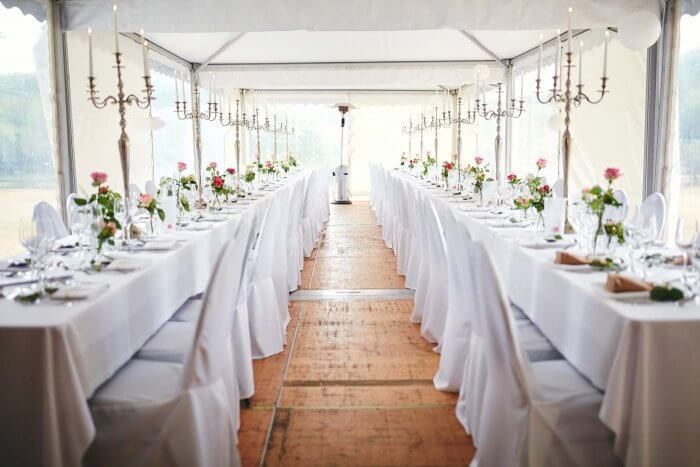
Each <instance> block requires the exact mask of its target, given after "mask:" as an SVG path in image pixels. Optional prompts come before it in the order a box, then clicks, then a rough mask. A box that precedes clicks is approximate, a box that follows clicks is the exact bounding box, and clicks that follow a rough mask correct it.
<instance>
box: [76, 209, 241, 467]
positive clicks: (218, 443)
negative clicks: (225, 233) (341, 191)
mask: <svg viewBox="0 0 700 467" xmlns="http://www.w3.org/2000/svg"><path fill="white" fill-rule="evenodd" d="M253 233H255V231H254V229H251V224H250V223H249V222H242V223H241V225H240V227H239V229H238V231H237V233H236V235H235V238H234V239H233V240H231V241H229V242H228V243H227V244H226V247H225V249H224V251H223V253H222V255H221V256H220V257H219V260H218V261H217V264H216V266H215V268H214V272H213V274H212V277H211V280H210V282H209V285H208V287H207V290H206V292H205V295H204V302H203V305H202V312H201V315H200V319H199V321H198V323H197V328H196V332H195V338H194V342H193V345H192V348H191V351H190V352H189V354H188V356H187V359H186V361H185V364H184V365H182V364H178V363H170V362H158V361H151V360H141V359H138V358H137V359H133V360H131V361H129V362H128V363H127V364H126V365H124V366H123V367H122V368H121V369H120V370H119V371H118V372H117V374H116V375H114V376H113V377H112V378H111V379H110V380H109V381H107V382H106V383H105V384H104V385H103V386H101V387H100V388H99V389H98V390H97V392H96V393H95V395H94V396H93V397H92V399H91V400H90V411H91V413H92V417H93V420H94V423H95V427H96V432H97V433H96V436H95V440H94V441H93V443H92V444H91V446H90V448H89V449H88V452H87V454H86V457H85V463H86V464H87V465H98V466H99V465H183V466H184V465H228V466H231V465H234V466H235V465H239V464H240V462H239V459H238V452H237V448H236V438H237V435H236V432H237V430H238V426H239V423H240V422H239V421H240V417H239V409H238V390H237V385H236V383H235V376H234V375H235V370H234V358H233V357H234V356H233V348H232V345H231V329H232V322H233V317H234V314H233V313H232V306H233V304H235V303H237V302H238V294H239V293H240V288H241V283H242V279H243V277H244V270H245V267H246V263H247V261H246V260H247V257H248V254H249V251H250V248H249V247H248V246H249V245H250V244H251V243H252V241H253V240H254V236H253V235H252V234H253ZM242 245H244V247H243V248H242V247H241V246H242Z"/></svg>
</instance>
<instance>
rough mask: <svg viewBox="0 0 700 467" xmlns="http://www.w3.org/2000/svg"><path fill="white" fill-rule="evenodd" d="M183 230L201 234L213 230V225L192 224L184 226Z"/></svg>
mask: <svg viewBox="0 0 700 467" xmlns="http://www.w3.org/2000/svg"><path fill="white" fill-rule="evenodd" d="M181 229H182V230H191V231H194V232H201V231H204V230H211V229H212V225H211V224H204V223H201V222H198V223H192V224H189V225H187V226H184V227H182V228H181Z"/></svg>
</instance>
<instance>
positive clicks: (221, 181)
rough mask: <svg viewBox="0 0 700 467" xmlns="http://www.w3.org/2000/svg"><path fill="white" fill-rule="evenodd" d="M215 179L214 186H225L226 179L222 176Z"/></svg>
mask: <svg viewBox="0 0 700 467" xmlns="http://www.w3.org/2000/svg"><path fill="white" fill-rule="evenodd" d="M213 181H214V186H215V187H216V188H221V187H222V186H224V179H223V178H221V177H214V180H213Z"/></svg>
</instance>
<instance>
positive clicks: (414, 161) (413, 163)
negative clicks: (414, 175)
mask: <svg viewBox="0 0 700 467" xmlns="http://www.w3.org/2000/svg"><path fill="white" fill-rule="evenodd" d="M416 165H418V159H411V160H409V161H408V168H409V169H411V170H413V168H414V167H415V166H416Z"/></svg>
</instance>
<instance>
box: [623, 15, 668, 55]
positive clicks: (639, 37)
mask: <svg viewBox="0 0 700 467" xmlns="http://www.w3.org/2000/svg"><path fill="white" fill-rule="evenodd" d="M660 34H661V23H660V22H659V18H657V17H656V16H655V15H654V14H653V13H650V12H648V11H635V12H633V13H630V14H628V15H625V16H623V17H622V18H621V19H620V21H619V22H618V33H617V38H618V39H619V40H620V42H622V44H623V45H624V46H625V47H627V48H628V49H632V50H646V49H648V48H649V47H651V46H652V45H654V43H655V42H656V41H657V39H658V38H659V35H660Z"/></svg>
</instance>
